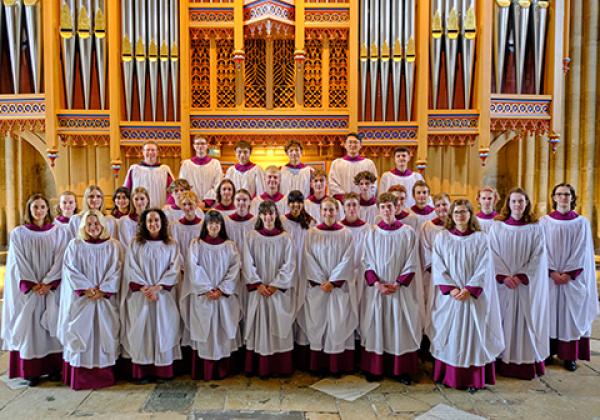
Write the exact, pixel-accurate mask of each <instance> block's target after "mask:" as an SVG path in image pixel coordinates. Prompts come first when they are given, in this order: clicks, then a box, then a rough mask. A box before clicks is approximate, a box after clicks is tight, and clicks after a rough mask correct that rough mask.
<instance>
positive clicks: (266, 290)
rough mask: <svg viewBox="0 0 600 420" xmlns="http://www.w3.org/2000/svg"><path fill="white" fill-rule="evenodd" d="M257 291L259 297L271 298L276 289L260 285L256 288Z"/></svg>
mask: <svg viewBox="0 0 600 420" xmlns="http://www.w3.org/2000/svg"><path fill="white" fill-rule="evenodd" d="M257 290H258V293H260V295H261V296H264V297H270V296H273V294H274V293H275V292H276V291H277V288H276V287H273V286H265V285H264V284H261V285H259V286H258V289H257Z"/></svg>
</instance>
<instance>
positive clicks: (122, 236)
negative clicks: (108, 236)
mask: <svg viewBox="0 0 600 420" xmlns="http://www.w3.org/2000/svg"><path fill="white" fill-rule="evenodd" d="M117 225H118V228H119V242H120V243H121V245H122V246H123V249H127V248H128V247H129V244H130V243H131V242H132V241H133V240H134V239H135V234H136V232H137V228H138V222H137V220H133V219H132V218H131V217H129V215H127V216H123V217H121V218H120V219H119V220H117Z"/></svg>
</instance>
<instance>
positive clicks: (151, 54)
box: [148, 38, 158, 61]
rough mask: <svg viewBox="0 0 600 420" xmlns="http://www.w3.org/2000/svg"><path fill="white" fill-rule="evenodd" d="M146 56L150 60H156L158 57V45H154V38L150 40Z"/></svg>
mask: <svg viewBox="0 0 600 420" xmlns="http://www.w3.org/2000/svg"><path fill="white" fill-rule="evenodd" d="M148 58H149V59H150V61H156V60H157V59H158V45H156V40H155V39H154V38H152V39H151V40H150V46H149V47H148Z"/></svg>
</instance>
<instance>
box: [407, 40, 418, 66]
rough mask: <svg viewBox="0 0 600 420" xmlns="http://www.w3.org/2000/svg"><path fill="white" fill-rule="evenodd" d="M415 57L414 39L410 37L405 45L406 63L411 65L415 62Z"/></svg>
mask: <svg viewBox="0 0 600 420" xmlns="http://www.w3.org/2000/svg"><path fill="white" fill-rule="evenodd" d="M416 57H417V52H416V47H415V37H414V36H411V37H410V39H409V40H408V43H407V44H406V61H408V62H409V63H412V62H414V61H415V59H416Z"/></svg>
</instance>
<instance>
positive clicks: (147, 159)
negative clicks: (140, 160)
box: [142, 143, 158, 165]
mask: <svg viewBox="0 0 600 420" xmlns="http://www.w3.org/2000/svg"><path fill="white" fill-rule="evenodd" d="M142 155H143V156H144V163H146V164H148V165H155V164H156V161H157V159H158V146H156V145H155V144H151V143H148V144H145V145H144V147H143V148H142Z"/></svg>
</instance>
